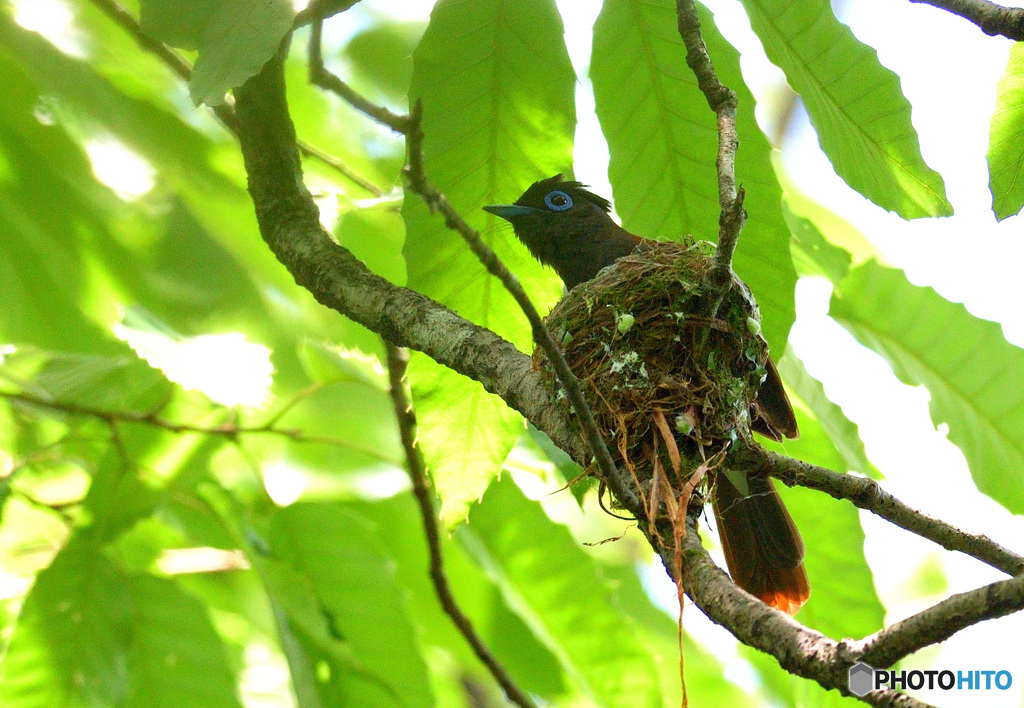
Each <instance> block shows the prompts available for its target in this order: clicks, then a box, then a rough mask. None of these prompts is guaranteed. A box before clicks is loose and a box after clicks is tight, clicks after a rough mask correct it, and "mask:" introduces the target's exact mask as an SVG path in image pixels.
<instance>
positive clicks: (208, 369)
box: [114, 324, 274, 408]
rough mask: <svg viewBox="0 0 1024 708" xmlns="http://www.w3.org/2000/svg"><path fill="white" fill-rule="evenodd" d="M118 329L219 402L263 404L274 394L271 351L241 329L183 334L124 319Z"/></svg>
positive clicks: (176, 378) (179, 379) (171, 373)
mask: <svg viewBox="0 0 1024 708" xmlns="http://www.w3.org/2000/svg"><path fill="white" fill-rule="evenodd" d="M114 334H116V335H117V336H118V338H120V339H121V340H123V341H125V342H127V343H128V344H129V345H130V346H131V348H132V349H134V350H135V352H136V353H137V354H138V355H139V356H140V357H142V358H143V359H145V360H146V361H147V362H148V363H149V364H150V365H151V366H153V367H154V368H157V369H160V371H162V372H164V375H165V376H166V377H167V378H168V379H170V380H171V381H173V382H175V383H177V384H179V385H180V386H181V387H182V388H185V389H194V390H198V391H202V392H203V393H204V394H206V395H207V396H208V397H209V398H210V400H212V401H214V402H215V403H220V404H222V405H225V406H234V405H243V406H249V407H251V408H259V407H261V406H263V405H264V403H266V401H267V399H268V398H269V396H270V385H271V383H272V375H273V373H274V366H273V364H271V363H270V350H269V349H267V348H266V347H265V346H263V345H262V344H255V343H253V342H249V341H247V340H246V338H245V335H244V334H242V333H241V332H229V333H226V334H204V335H200V336H198V337H177V336H175V335H173V334H167V333H164V332H158V331H153V330H148V329H147V330H141V329H132V328H131V327H128V326H126V325H124V324H119V325H115V326H114Z"/></svg>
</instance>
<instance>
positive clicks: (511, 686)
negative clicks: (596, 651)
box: [384, 340, 536, 708]
mask: <svg viewBox="0 0 1024 708" xmlns="http://www.w3.org/2000/svg"><path fill="white" fill-rule="evenodd" d="M384 347H385V349H386V350H387V355H388V377H389V379H390V381H391V402H392V405H393V406H394V408H395V417H396V418H397V419H398V429H399V431H400V433H401V436H402V447H403V448H405V457H406V462H407V467H408V470H409V477H410V478H411V479H412V494H413V496H414V497H415V498H416V503H417V504H418V505H419V508H420V516H421V517H422V518H423V532H424V534H425V535H426V537H427V549H428V550H429V552H430V580H431V581H432V582H433V583H434V591H435V592H436V593H437V599H438V600H439V601H440V602H441V607H442V608H444V611H445V613H447V615H448V616H449V617H451V620H452V622H453V623H454V624H455V627H456V628H457V629H458V630H459V633H460V634H462V636H463V637H464V638H465V639H466V641H467V642H469V645H470V646H471V647H472V648H473V653H474V654H476V656H477V658H478V659H480V661H481V662H483V664H484V666H486V667H487V670H488V671H490V672H491V675H492V676H494V679H495V680H496V681H497V682H498V684H499V685H500V686H501V688H502V690H504V691H505V696H506V697H507V698H508V699H509V700H510V701H511V702H512V703H515V704H516V705H517V706H520V708H536V704H535V703H534V702H533V700H532V699H531V698H530V697H529V696H528V695H526V693H524V692H523V690H522V689H520V688H519V686H517V685H516V683H515V681H513V680H512V677H511V676H509V674H508V672H507V671H505V667H503V666H502V665H501V663H500V662H499V661H498V660H497V659H496V658H495V657H494V655H493V654H492V653H491V650H490V649H488V648H487V645H486V644H484V641H483V640H482V639H481V638H480V635H478V634H477V633H476V630H475V629H473V623H472V622H471V621H470V619H469V617H467V616H466V614H465V613H464V612H463V611H462V608H460V607H459V604H458V603H457V602H456V601H455V596H454V595H452V589H451V586H450V585H449V583H448V576H447V575H446V574H445V572H444V559H443V558H442V556H441V535H440V533H439V532H438V528H437V512H436V511H435V510H434V501H433V495H432V494H431V493H430V482H429V481H428V479H427V468H426V465H425V464H424V463H423V455H421V454H420V450H419V448H418V447H417V445H416V414H415V413H414V412H413V408H412V401H411V400H409V397H408V395H406V393H405V384H404V379H405V372H406V369H407V368H408V365H409V352H408V351H407V350H405V349H402V348H401V347H396V346H395V345H393V344H391V343H390V342H388V341H386V340H385V342H384Z"/></svg>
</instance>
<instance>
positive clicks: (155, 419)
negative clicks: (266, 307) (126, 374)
mask: <svg viewBox="0 0 1024 708" xmlns="http://www.w3.org/2000/svg"><path fill="white" fill-rule="evenodd" d="M0 398H5V399H7V400H8V401H12V402H15V403H21V404H24V405H27V406H34V407H37V408H46V409H48V410H51V411H55V412H59V413H65V414H67V415H73V416H86V417H89V418H97V419H99V420H102V421H104V422H106V423H107V425H109V426H113V425H114V424H115V423H135V424H138V425H148V426H150V427H152V428H159V429H160V430H166V431H167V432H169V433H178V434H183V433H198V434H200V435H216V436H220V437H225V438H231V439H235V438H238V437H239V436H242V435H278V436H280V437H284V438H288V439H289V440H294V441H295V442H301V443H311V444H320V445H334V446H336V447H343V448H345V449H348V450H352V451H354V452H358V453H360V454H363V455H366V456H368V457H373V458H375V459H377V460H380V461H381V462H387V463H389V464H392V465H398V464H399V463H398V462H397V461H396V460H392V459H390V458H388V457H387V456H385V455H382V454H380V452H378V451H377V450H376V449H374V448H371V447H367V446H365V445H360V444H358V443H353V442H349V441H347V440H341V439H339V438H332V437H329V436H326V435H307V434H306V433H304V432H303V431H302V430H300V429H298V428H278V427H277V426H276V425H275V424H274V421H275V420H276V419H277V418H278V416H276V415H275V416H274V417H273V418H271V420H270V421H269V422H267V423H264V424H263V425H253V426H246V425H236V424H234V423H224V424H222V425H193V424H191V423H176V422H174V421H171V420H167V419H165V418H161V417H160V416H158V415H157V414H156V413H141V412H139V411H130V410H128V411H125V410H120V411H118V410H114V411H112V410H105V409H102V408H93V407H90V406H82V405H79V404H77V403H72V402H70V401H51V400H47V399H45V398H40V397H39V396H33V395H31V394H27V393H15V392H12V391H0Z"/></svg>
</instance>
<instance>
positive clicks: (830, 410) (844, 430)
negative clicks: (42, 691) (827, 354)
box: [779, 350, 882, 479]
mask: <svg viewBox="0 0 1024 708" xmlns="http://www.w3.org/2000/svg"><path fill="white" fill-rule="evenodd" d="M779 373H781V374H782V378H783V379H784V380H785V382H786V385H787V386H789V387H790V388H791V389H792V390H793V391H794V392H795V393H796V395H797V397H798V398H799V399H800V402H801V403H803V404H804V405H806V406H807V408H808V409H809V410H810V411H811V412H812V413H813V415H814V417H815V418H816V419H817V422H818V424H820V426H821V428H822V429H823V431H824V432H825V434H826V435H828V438H829V439H830V440H831V441H832V444H833V445H834V446H835V449H836V451H837V452H838V453H839V455H840V456H841V457H842V465H841V469H840V468H839V467H833V468H832V469H836V470H837V471H841V472H845V471H847V470H854V471H856V472H860V473H861V474H864V475H867V476H868V477H871V478H873V479H880V478H881V477H882V473H881V472H879V471H878V468H877V467H875V465H874V464H873V463H872V462H871V460H869V459H868V456H867V452H865V450H864V441H863V440H861V439H860V430H859V429H858V428H857V424H856V423H854V422H853V421H852V420H850V419H849V418H847V417H846V414H845V413H843V409H842V408H840V407H839V406H838V405H836V404H835V403H833V402H832V401H831V400H829V398H828V396H827V395H826V394H825V387H824V386H822V384H821V382H820V381H818V380H817V379H816V378H814V377H813V376H811V375H810V374H809V373H808V372H807V369H806V368H804V364H803V362H802V361H800V359H798V358H797V356H796V355H795V354H794V353H793V351H792V350H788V351H787V352H786V355H785V356H784V357H782V359H780V360H779ZM786 447H787V448H788V444H787V445H786Z"/></svg>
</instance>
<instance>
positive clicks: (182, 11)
mask: <svg viewBox="0 0 1024 708" xmlns="http://www.w3.org/2000/svg"><path fill="white" fill-rule="evenodd" d="M141 6H142V22H143V27H144V28H145V29H146V30H147V31H148V32H149V33H151V34H152V35H153V36H154V37H156V38H157V39H160V40H162V41H164V42H167V43H168V44H171V45H173V46H179V47H182V48H186V49H198V50H199V57H198V58H197V59H196V63H195V66H194V67H193V71H192V78H191V79H190V80H189V88H190V89H191V92H192V99H193V100H194V101H195V103H196V105H199V104H200V103H205V104H207V105H209V106H216V105H219V104H221V103H223V102H224V94H226V93H227V92H228V91H229V90H230V89H233V88H235V87H236V86H241V85H242V84H243V83H245V81H246V80H247V79H248V78H249V77H251V76H255V75H256V74H257V73H259V71H260V69H261V68H263V65H264V64H265V63H266V62H267V60H268V59H270V57H272V56H273V55H274V52H276V51H277V48H278V45H280V43H281V39H282V38H283V37H284V36H285V34H286V33H287V32H288V30H290V29H291V27H292V21H293V20H294V18H295V8H294V6H293V5H292V3H291V2H289V1H288V0H258V1H255V2H254V1H253V0H186V1H185V2H182V0H143V2H142V3H141Z"/></svg>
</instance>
